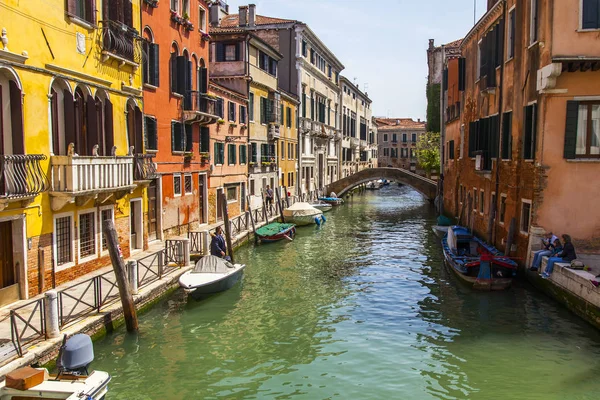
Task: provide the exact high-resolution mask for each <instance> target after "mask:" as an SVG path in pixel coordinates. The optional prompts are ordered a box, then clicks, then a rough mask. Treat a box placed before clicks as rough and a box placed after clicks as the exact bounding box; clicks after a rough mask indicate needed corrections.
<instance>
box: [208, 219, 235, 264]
mask: <svg viewBox="0 0 600 400" xmlns="http://www.w3.org/2000/svg"><path fill="white" fill-rule="evenodd" d="M210 254H211V255H213V256H217V257H219V258H224V259H225V260H227V261H229V260H231V258H230V257H229V256H228V255H227V246H226V245H225V238H224V237H223V228H221V227H220V226H217V229H215V234H214V235H213V237H212V240H211V242H210Z"/></svg>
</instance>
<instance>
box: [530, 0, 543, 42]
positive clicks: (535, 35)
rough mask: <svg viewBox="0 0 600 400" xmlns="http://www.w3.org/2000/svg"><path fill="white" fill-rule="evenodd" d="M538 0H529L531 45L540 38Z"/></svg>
mask: <svg viewBox="0 0 600 400" xmlns="http://www.w3.org/2000/svg"><path fill="white" fill-rule="evenodd" d="M539 18H540V16H539V15H538V0H529V46H533V45H534V44H536V43H537V42H538V40H539Z"/></svg>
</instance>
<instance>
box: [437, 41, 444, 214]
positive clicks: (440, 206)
mask: <svg viewBox="0 0 600 400" xmlns="http://www.w3.org/2000/svg"><path fill="white" fill-rule="evenodd" d="M445 66H446V47H445V46H444V45H442V67H445ZM444 97H445V96H444V78H443V77H442V85H441V90H440V178H439V181H438V197H437V199H438V214H439V215H443V214H444V162H445V160H444V142H445V140H446V122H445V121H444V103H445V102H444Z"/></svg>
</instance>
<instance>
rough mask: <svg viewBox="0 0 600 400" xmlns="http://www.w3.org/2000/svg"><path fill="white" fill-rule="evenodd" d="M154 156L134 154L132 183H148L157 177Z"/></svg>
mask: <svg viewBox="0 0 600 400" xmlns="http://www.w3.org/2000/svg"><path fill="white" fill-rule="evenodd" d="M153 159H154V154H136V155H135V156H134V168H135V169H134V170H133V180H134V181H148V180H151V179H154V178H156V177H157V174H156V164H155V163H154V161H153Z"/></svg>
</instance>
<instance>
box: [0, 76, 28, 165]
mask: <svg viewBox="0 0 600 400" xmlns="http://www.w3.org/2000/svg"><path fill="white" fill-rule="evenodd" d="M5 154H25V143H24V135H23V108H22V105H21V85H20V83H19V81H18V78H17V75H16V73H14V72H13V71H12V70H9V69H6V68H0V155H5Z"/></svg>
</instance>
